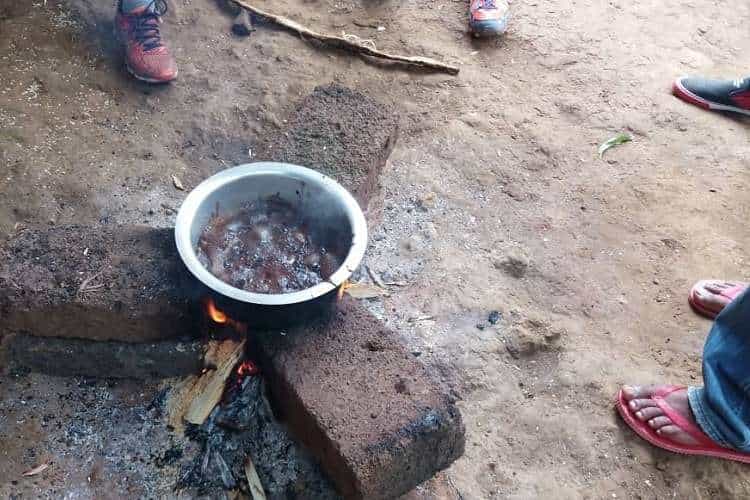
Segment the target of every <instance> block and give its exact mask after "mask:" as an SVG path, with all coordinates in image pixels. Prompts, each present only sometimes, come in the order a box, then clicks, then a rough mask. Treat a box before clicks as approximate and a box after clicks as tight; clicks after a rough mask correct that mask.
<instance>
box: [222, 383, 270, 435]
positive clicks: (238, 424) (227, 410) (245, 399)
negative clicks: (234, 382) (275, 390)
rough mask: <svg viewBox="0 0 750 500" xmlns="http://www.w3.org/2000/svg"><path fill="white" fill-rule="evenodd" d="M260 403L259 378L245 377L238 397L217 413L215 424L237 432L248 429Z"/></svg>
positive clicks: (261, 400)
mask: <svg viewBox="0 0 750 500" xmlns="http://www.w3.org/2000/svg"><path fill="white" fill-rule="evenodd" d="M262 402H263V399H262V395H261V379H260V377H245V379H244V380H243V381H242V387H241V390H240V392H239V393H238V395H237V396H236V397H235V398H233V399H232V400H231V401H230V402H229V403H227V404H226V405H225V406H223V407H222V408H221V410H220V411H219V413H218V415H217V416H216V424H217V425H220V426H222V427H228V428H230V429H234V430H238V431H242V430H246V429H249V428H251V426H252V424H253V419H254V418H256V415H257V414H258V412H259V408H258V407H257V406H258V405H259V404H262Z"/></svg>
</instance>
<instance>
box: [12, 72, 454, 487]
mask: <svg viewBox="0 0 750 500" xmlns="http://www.w3.org/2000/svg"><path fill="white" fill-rule="evenodd" d="M289 123H290V125H289V129H288V130H287V131H286V132H285V133H283V134H281V135H280V136H279V137H280V138H281V139H279V140H276V141H274V142H273V143H272V147H269V148H268V151H267V152H266V153H265V154H267V155H268V157H270V158H271V159H274V160H277V161H292V162H298V163H302V164H306V165H310V166H313V167H315V166H316V165H321V164H323V165H327V168H326V169H325V171H326V173H328V174H329V175H332V176H333V177H335V178H337V180H339V181H340V182H342V184H344V185H345V186H346V187H347V188H348V189H349V190H350V191H351V192H353V193H354V194H355V195H356V196H357V198H358V200H359V201H360V203H361V204H362V205H363V206H366V205H367V201H368V200H369V197H370V195H371V193H373V191H374V189H375V186H376V185H377V178H378V176H379V173H380V171H381V170H382V167H383V165H384V164H385V161H386V160H387V157H388V155H389V153H390V150H391V148H392V146H393V143H394V141H395V133H396V131H397V119H396V118H395V117H394V114H393V112H392V110H390V109H389V108H387V107H385V106H382V105H380V104H378V103H376V102H374V101H372V100H370V99H368V98H366V97H364V96H362V95H360V94H357V93H355V92H352V91H349V90H347V89H342V88H340V87H335V86H330V87H325V88H319V89H316V90H315V91H314V92H313V94H312V95H311V96H309V97H308V98H306V99H305V100H303V102H302V103H301V105H300V107H299V108H298V110H297V111H296V112H295V114H294V115H293V116H292V117H291V119H290V120H289ZM342 131H344V132H342ZM347 131H349V132H347ZM332 137H333V138H334V143H333V144H331V142H330V141H331V138H332ZM320 141H326V143H325V144H320ZM197 290H200V287H198V286H195V282H194V281H193V278H192V277H191V276H190V275H189V273H188V272H187V270H186V269H185V268H184V266H183V265H182V262H181V261H180V259H179V256H178V255H177V252H176V249H175V247H174V243H173V236H172V230H171V229H168V228H167V229H157V228H148V227H139V226H118V225H103V226H66V227H51V228H45V229H37V230H25V231H22V232H21V233H19V234H17V235H16V236H15V237H14V238H13V239H12V240H11V241H10V243H9V244H8V245H7V246H6V247H5V248H4V249H3V250H2V264H0V318H1V319H2V329H1V330H0V340H2V349H1V350H0V360H3V361H4V362H3V366H5V367H6V368H7V369H9V370H13V371H24V370H26V371H28V370H30V371H40V372H44V373H48V374H52V375H61V376H78V375H83V376H93V377H124V378H161V377H181V376H188V375H194V374H197V373H200V372H201V371H202V370H203V369H204V367H205V365H206V359H205V358H206V355H207V354H206V353H207V349H208V344H209V343H208V335H207V332H208V331H213V330H215V328H212V325H211V322H210V321H209V320H207V317H206V315H205V314H204V312H203V311H204V303H203V299H204V298H203V297H200V296H199V295H198V294H197V292H196V291H197ZM235 330H236V329H235ZM235 334H236V332H235ZM247 338H248V341H247V342H248V346H250V348H249V350H250V353H251V356H252V357H253V358H254V359H255V361H257V363H258V364H259V365H260V367H261V372H262V374H263V376H262V378H263V382H264V384H265V385H266V386H267V388H268V394H269V396H270V400H271V403H272V407H273V409H274V413H275V418H278V419H280V420H281V421H282V422H283V424H284V428H286V429H288V431H289V433H290V434H291V436H293V437H294V439H295V440H296V441H297V442H299V443H301V444H302V445H303V447H304V449H305V450H307V452H308V453H309V454H311V455H312V456H313V457H314V459H315V461H316V462H317V463H319V464H320V467H321V468H322V469H323V471H324V472H325V476H326V477H327V478H328V479H330V481H331V482H332V483H333V484H334V485H335V489H336V491H337V492H338V494H340V495H341V496H343V497H346V498H368V499H369V498H393V497H396V496H398V495H401V494H403V493H406V492H407V491H409V490H411V489H412V488H414V487H415V486H416V485H418V484H420V483H421V482H423V481H425V480H426V479H428V478H430V477H432V476H433V475H434V474H435V473H436V472H438V471H440V470H442V469H444V468H446V467H448V466H449V465H450V464H451V463H452V462H453V461H454V460H456V459H457V458H458V457H459V456H460V455H461V454H462V453H463V448H464V428H463V424H462V421H461V416H460V414H459V412H458V409H457V408H456V406H455V403H454V401H453V400H452V399H451V398H450V397H449V395H448V392H447V390H446V389H445V388H443V387H442V386H441V385H440V384H439V383H437V382H436V381H435V380H434V379H433V377H432V374H431V373H430V372H429V371H428V370H427V369H426V368H425V366H424V365H423V364H422V363H421V362H420V361H419V360H417V359H416V358H415V356H414V355H412V354H411V353H410V352H409V350H408V349H407V348H406V346H405V345H404V343H403V341H402V340H401V338H400V336H399V335H398V333H397V332H394V331H393V330H391V329H389V328H387V327H386V326H385V325H384V324H383V322H382V321H381V320H379V319H377V318H376V317H375V316H374V315H373V314H371V313H370V312H369V311H368V309H367V308H366V307H364V306H363V305H362V304H361V303H360V302H358V301H356V300H354V299H351V298H348V297H344V298H343V299H342V300H341V301H340V302H339V304H338V307H337V308H336V310H335V311H333V312H332V313H331V315H330V316H329V317H326V318H321V320H320V321H317V322H314V323H313V324H307V325H304V326H300V327H297V328H294V329H291V330H288V331H286V332H284V334H281V333H280V332H273V331H268V332H257V331H250V332H247ZM244 383H245V384H246V386H247V385H248V383H247V382H244ZM254 384H255V383H254ZM256 385H257V384H256ZM253 389H254V390H256V391H258V390H260V389H258V388H257V387H254V388H253ZM248 390H250V389H248ZM243 394H244V393H243ZM222 411H225V410H221V411H219V413H221V412H222ZM217 418H218V417H217ZM204 438H205V436H204ZM228 439H229V438H228ZM279 439H281V440H282V441H283V439H282V438H279ZM233 449H234V448H233ZM207 453H208V452H207ZM277 458H278V457H277ZM217 460H218V461H219V462H223V461H226V460H224V459H221V458H219V459H217ZM230 465H231V464H230ZM204 469H205V467H204ZM265 479H267V478H265ZM261 480H262V481H263V480H264V477H261ZM227 481H228V479H227ZM225 483H226V481H225ZM225 487H227V488H228V485H227V484H225ZM299 497H300V498H304V497H305V494H304V492H301V494H300V495H299Z"/></svg>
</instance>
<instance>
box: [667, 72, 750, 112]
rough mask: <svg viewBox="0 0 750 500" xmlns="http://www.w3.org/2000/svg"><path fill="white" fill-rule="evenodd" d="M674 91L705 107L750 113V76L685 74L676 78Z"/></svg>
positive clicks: (685, 98)
mask: <svg viewBox="0 0 750 500" xmlns="http://www.w3.org/2000/svg"><path fill="white" fill-rule="evenodd" d="M672 93H673V94H674V95H676V96H677V97H679V98H680V99H682V100H683V101H686V102H689V103H690V104H694V105H696V106H700V107H701V108H704V109H711V110H715V111H733V112H735V113H742V114H746V115H750V76H748V77H747V78H741V79H736V80H712V79H709V78H700V77H688V76H683V77H680V78H678V79H677V80H675V82H674V84H673V85H672Z"/></svg>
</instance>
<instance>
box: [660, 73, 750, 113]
mask: <svg viewBox="0 0 750 500" xmlns="http://www.w3.org/2000/svg"><path fill="white" fill-rule="evenodd" d="M685 78H687V77H684V76H683V77H681V78H678V79H677V80H675V82H674V84H673V85H672V93H673V94H674V95H676V96H677V97H679V98H680V99H682V100H683V101H685V102H689V103H690V104H694V105H695V106H698V107H701V108H703V109H708V110H710V111H731V112H732V113H739V114H742V115H745V116H750V109H743V108H738V107H736V106H729V105H727V104H721V103H718V102H714V101H709V100H708V99H704V98H703V97H701V96H699V95H697V94H694V93H692V92H690V91H689V90H688V89H687V88H686V87H685V86H684V85H683V84H682V80H684V79H685Z"/></svg>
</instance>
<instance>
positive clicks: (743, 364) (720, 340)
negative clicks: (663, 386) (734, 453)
mask: <svg viewBox="0 0 750 500" xmlns="http://www.w3.org/2000/svg"><path fill="white" fill-rule="evenodd" d="M703 384H704V386H703V387H701V388H696V387H691V388H690V389H689V391H688V396H689V399H690V407H691V409H692V410H693V414H694V415H695V419H696V420H697V421H698V424H699V425H700V426H701V428H702V429H703V431H704V432H705V433H706V434H708V436H709V437H710V438H711V439H712V440H713V441H715V442H717V443H719V444H720V445H722V446H726V447H729V448H734V449H735V450H739V451H744V452H748V453H750V291H745V292H744V293H743V294H742V295H740V296H739V297H737V298H736V299H735V300H733V301H732V302H731V303H729V305H728V306H727V307H725V308H724V310H723V311H722V312H721V314H719V315H718V316H717V317H716V321H715V322H714V325H713V328H711V333H710V334H709V335H708V339H707V340H706V345H705V347H704V349H703Z"/></svg>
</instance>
